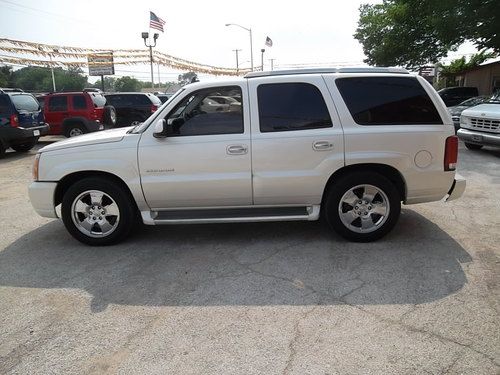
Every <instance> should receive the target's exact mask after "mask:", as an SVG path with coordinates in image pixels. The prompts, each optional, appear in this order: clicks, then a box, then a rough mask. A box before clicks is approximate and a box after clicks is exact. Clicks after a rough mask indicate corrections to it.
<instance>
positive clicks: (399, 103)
mask: <svg viewBox="0 0 500 375" xmlns="http://www.w3.org/2000/svg"><path fill="white" fill-rule="evenodd" d="M335 82H336V84H337V87H338V89H339V91H340V94H341V95H342V98H343V99H344V102H345V103H346V105H347V108H348V109H349V112H350V113H351V115H352V117H353V118H354V121H355V122H356V123H357V124H359V125H416V124H442V123H443V121H442V120H441V117H440V116H439V113H438V111H437V110H436V107H435V106H434V104H433V103H432V101H431V99H430V98H429V96H428V95H427V93H426V91H425V90H424V88H423V87H422V86H421V85H420V83H419V82H418V80H417V79H416V78H407V77H353V78H338V79H337V80H336V81H335Z"/></svg>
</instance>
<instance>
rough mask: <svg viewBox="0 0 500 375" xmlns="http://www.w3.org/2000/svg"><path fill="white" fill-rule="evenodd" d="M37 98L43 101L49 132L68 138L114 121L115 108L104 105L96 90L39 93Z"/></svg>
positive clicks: (112, 123) (98, 128)
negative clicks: (40, 94) (42, 94)
mask: <svg viewBox="0 0 500 375" xmlns="http://www.w3.org/2000/svg"><path fill="white" fill-rule="evenodd" d="M38 100H39V102H41V103H42V102H43V111H44V114H45V119H46V120H47V122H48V123H49V124H50V133H49V134H50V135H64V136H66V137H68V138H70V137H75V136H78V135H82V134H85V133H92V132H95V131H99V130H104V125H105V124H106V125H109V126H114V125H115V124H116V111H115V109H114V108H113V107H111V106H106V105H105V104H106V99H105V98H104V96H102V95H101V94H99V93H96V92H85V91H80V92H63V93H59V92H58V93H51V94H47V95H44V96H39V97H38Z"/></svg>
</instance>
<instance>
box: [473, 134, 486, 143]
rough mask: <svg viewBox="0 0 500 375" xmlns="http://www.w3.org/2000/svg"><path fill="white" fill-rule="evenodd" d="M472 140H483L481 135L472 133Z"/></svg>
mask: <svg viewBox="0 0 500 375" xmlns="http://www.w3.org/2000/svg"><path fill="white" fill-rule="evenodd" d="M472 140H473V141H476V142H481V141H482V140H483V136H482V135H475V134H474V135H473V136H472Z"/></svg>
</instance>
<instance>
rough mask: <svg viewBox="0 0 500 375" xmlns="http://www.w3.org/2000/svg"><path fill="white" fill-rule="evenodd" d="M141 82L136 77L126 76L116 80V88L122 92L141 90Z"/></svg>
mask: <svg viewBox="0 0 500 375" xmlns="http://www.w3.org/2000/svg"><path fill="white" fill-rule="evenodd" d="M141 87H142V85H141V82H140V81H139V80H137V79H135V78H132V77H129V76H125V77H121V78H118V79H117V80H116V81H115V90H116V91H122V92H131V91H140V90H141Z"/></svg>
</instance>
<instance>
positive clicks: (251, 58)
mask: <svg viewBox="0 0 500 375" xmlns="http://www.w3.org/2000/svg"><path fill="white" fill-rule="evenodd" d="M226 26H238V27H240V28H242V29H243V30H246V31H248V32H249V33H250V65H251V67H252V72H253V41H252V29H249V28H246V27H244V26H241V25H238V24H236V23H226Z"/></svg>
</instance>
